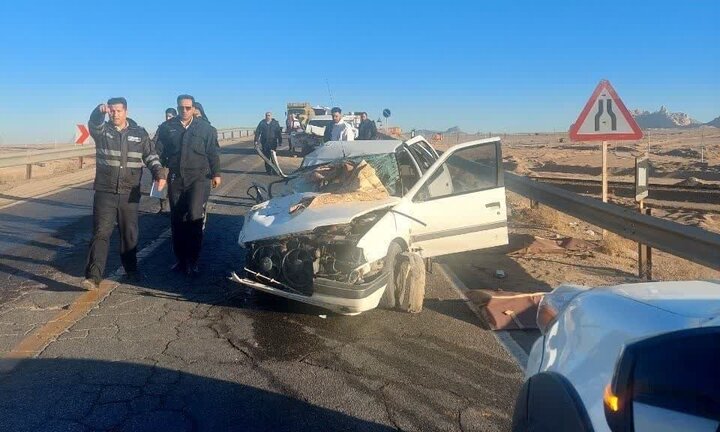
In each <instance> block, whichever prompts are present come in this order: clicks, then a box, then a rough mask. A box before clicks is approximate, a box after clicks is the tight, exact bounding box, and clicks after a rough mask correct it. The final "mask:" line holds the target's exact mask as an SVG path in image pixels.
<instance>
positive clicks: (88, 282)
mask: <svg viewBox="0 0 720 432" xmlns="http://www.w3.org/2000/svg"><path fill="white" fill-rule="evenodd" d="M100 282H101V280H100V279H92V278H88V279H84V280H83V281H82V283H81V285H82V287H83V288H85V289H86V290H88V291H95V290H98V289H100Z"/></svg>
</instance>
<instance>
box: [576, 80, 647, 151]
mask: <svg viewBox="0 0 720 432" xmlns="http://www.w3.org/2000/svg"><path fill="white" fill-rule="evenodd" d="M642 137H643V133H642V130H640V126H638V124H637V122H636V121H635V119H634V118H633V116H632V115H631V114H630V112H629V111H628V109H627V108H625V104H624V103H623V102H622V100H620V96H618V94H617V92H615V89H614V88H613V86H612V84H610V81H608V80H602V81H600V83H599V84H598V85H597V87H596V88H595V91H594V92H593V94H592V96H590V100H588V102H587V104H585V108H583V110H582V112H581V113H580V116H579V117H578V119H577V120H575V123H574V124H573V125H572V126H571V127H570V139H571V140H573V141H621V140H639V139H640V138H642Z"/></svg>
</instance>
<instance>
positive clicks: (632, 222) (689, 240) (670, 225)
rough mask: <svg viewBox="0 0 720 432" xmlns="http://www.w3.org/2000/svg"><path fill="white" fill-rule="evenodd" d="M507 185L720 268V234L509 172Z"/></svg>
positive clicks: (613, 229) (561, 209)
mask: <svg viewBox="0 0 720 432" xmlns="http://www.w3.org/2000/svg"><path fill="white" fill-rule="evenodd" d="M505 186H506V187H507V188H508V189H509V190H511V191H513V192H515V193H518V194H520V195H522V196H524V197H526V198H529V199H531V200H533V201H537V202H539V203H541V204H544V205H547V206H548V207H552V208H554V209H555V210H558V211H559V212H561V213H565V214H568V215H570V216H573V217H576V218H578V219H582V220H584V221H586V222H589V223H591V224H593V225H596V226H598V227H600V228H605V229H607V230H608V231H611V232H614V233H616V234H618V235H620V236H622V237H625V238H627V239H630V240H634V241H637V242H640V243H643V244H646V245H648V246H651V247H653V248H655V249H660V250H662V251H665V252H667V253H669V254H672V255H676V256H679V257H681V258H685V259H687V260H689V261H693V262H696V263H699V264H702V265H705V266H708V267H712V268H714V269H717V270H720V234H716V233H713V232H710V231H706V230H704V229H701V228H697V227H693V226H687V225H682V224H679V223H676V222H671V221H667V220H664V219H659V218H656V217H653V216H648V215H644V214H640V213H638V212H637V210H634V209H629V208H624V207H618V206H616V205H613V204H607V203H603V202H602V201H600V200H597V199H594V198H590V197H585V196H582V195H577V194H574V193H572V192H568V191H566V190H563V189H560V188H558V187H555V186H551V185H548V184H544V183H541V182H538V181H535V180H532V179H530V178H528V177H522V176H519V175H516V174H513V173H510V172H507V171H506V172H505Z"/></svg>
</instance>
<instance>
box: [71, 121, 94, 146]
mask: <svg viewBox="0 0 720 432" xmlns="http://www.w3.org/2000/svg"><path fill="white" fill-rule="evenodd" d="M75 126H76V127H77V133H76V134H75V136H76V138H75V144H81V145H82V144H85V141H87V139H88V137H90V131H89V130H88V128H87V126H85V125H84V124H79V125H75Z"/></svg>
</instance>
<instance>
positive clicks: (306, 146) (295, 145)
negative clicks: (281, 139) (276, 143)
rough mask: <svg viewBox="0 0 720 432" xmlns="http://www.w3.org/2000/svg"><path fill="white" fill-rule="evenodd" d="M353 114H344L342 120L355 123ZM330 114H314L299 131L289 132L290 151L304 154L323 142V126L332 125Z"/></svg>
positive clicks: (299, 154) (300, 154)
mask: <svg viewBox="0 0 720 432" xmlns="http://www.w3.org/2000/svg"><path fill="white" fill-rule="evenodd" d="M355 117H356V116H355V115H344V116H343V121H345V122H347V123H349V124H351V125H353V126H354V125H355V123H356V121H357V119H356V118H355ZM332 124H333V119H332V116H331V115H316V116H314V117H313V118H312V119H311V120H310V121H309V122H308V124H307V125H306V126H305V127H304V129H303V130H301V131H292V132H291V133H290V153H292V154H294V155H298V156H305V155H307V154H308V153H310V152H312V151H314V150H315V149H316V148H318V147H319V146H320V145H321V144H322V143H323V136H324V135H325V128H328V127H332Z"/></svg>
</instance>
